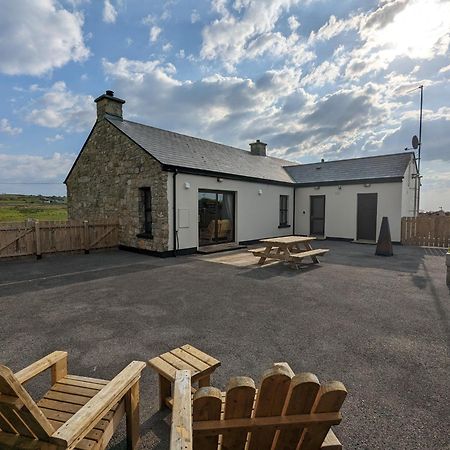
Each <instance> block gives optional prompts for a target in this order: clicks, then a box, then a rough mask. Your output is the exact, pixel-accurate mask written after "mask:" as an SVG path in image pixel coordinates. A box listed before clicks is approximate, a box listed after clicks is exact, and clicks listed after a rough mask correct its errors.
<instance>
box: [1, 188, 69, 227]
mask: <svg viewBox="0 0 450 450" xmlns="http://www.w3.org/2000/svg"><path fill="white" fill-rule="evenodd" d="M26 219H39V220H67V204H66V198H65V197H46V196H43V195H19V194H0V222H18V221H22V220H26Z"/></svg>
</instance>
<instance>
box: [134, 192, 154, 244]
mask: <svg viewBox="0 0 450 450" xmlns="http://www.w3.org/2000/svg"><path fill="white" fill-rule="evenodd" d="M139 210H140V211H139V219H140V226H141V227H142V228H143V231H142V232H141V233H139V234H138V235H137V237H140V238H147V239H153V217H152V212H153V202H152V188H151V187H150V186H142V187H140V188H139Z"/></svg>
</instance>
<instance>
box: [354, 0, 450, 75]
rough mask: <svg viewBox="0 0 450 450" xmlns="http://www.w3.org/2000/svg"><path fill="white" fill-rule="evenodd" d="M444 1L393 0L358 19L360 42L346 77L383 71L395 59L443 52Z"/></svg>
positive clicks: (446, 37)
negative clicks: (359, 21) (359, 20)
mask: <svg viewBox="0 0 450 450" xmlns="http://www.w3.org/2000/svg"><path fill="white" fill-rule="evenodd" d="M449 30H450V14H448V3H447V2H446V1H440V0H428V1H421V0H410V1H408V2H405V1H403V0H394V1H392V2H390V3H387V4H384V5H382V6H381V7H379V8H378V9H376V10H375V11H374V12H372V13H371V14H369V15H368V16H366V17H365V18H364V20H363V21H362V22H361V25H360V28H359V35H360V39H361V41H362V45H360V46H358V47H356V48H354V49H353V50H352V51H351V52H350V54H349V59H350V60H351V64H349V65H348V67H347V69H346V75H347V77H349V78H360V77H361V76H363V75H365V74H367V73H374V72H379V71H381V70H385V69H387V68H388V67H389V65H390V64H391V63H392V62H393V61H395V60H398V59H399V58H402V57H403V58H408V59H410V60H413V61H416V64H417V61H420V60H429V59H432V58H434V57H436V56H439V55H445V54H446V52H447V51H448V48H449V44H450V32H449Z"/></svg>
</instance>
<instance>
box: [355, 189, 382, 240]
mask: <svg viewBox="0 0 450 450" xmlns="http://www.w3.org/2000/svg"><path fill="white" fill-rule="evenodd" d="M377 202H378V194H358V212H357V227H356V239H358V240H365V241H375V240H376V238H377Z"/></svg>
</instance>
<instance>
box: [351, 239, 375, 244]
mask: <svg viewBox="0 0 450 450" xmlns="http://www.w3.org/2000/svg"><path fill="white" fill-rule="evenodd" d="M352 242H353V243H354V244H369V245H376V243H377V241H370V240H368V239H355V240H354V241H352Z"/></svg>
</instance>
